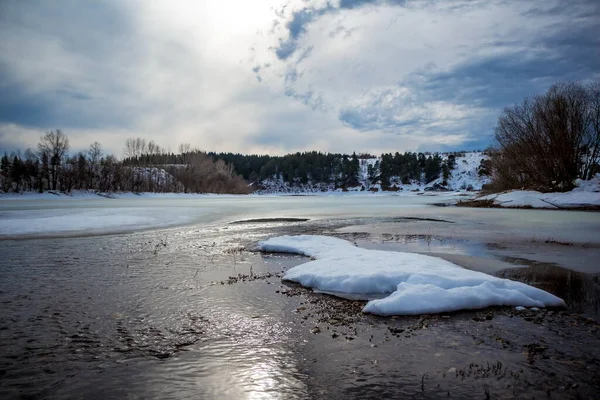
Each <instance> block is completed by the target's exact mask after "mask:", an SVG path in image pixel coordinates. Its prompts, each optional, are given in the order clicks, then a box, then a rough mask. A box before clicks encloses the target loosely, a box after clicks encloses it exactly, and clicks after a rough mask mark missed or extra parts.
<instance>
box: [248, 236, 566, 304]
mask: <svg viewBox="0 0 600 400" xmlns="http://www.w3.org/2000/svg"><path fill="white" fill-rule="evenodd" d="M258 248H259V249H260V250H261V251H268V252H284V253H294V254H301V255H304V256H308V257H311V258H312V259H313V260H311V261H309V262H307V263H305V264H302V265H298V266H296V267H294V268H291V269H290V270H288V271H287V272H286V274H285V275H284V276H283V279H286V280H290V281H294V282H298V283H300V284H301V285H303V286H307V287H311V288H313V289H315V290H318V291H322V292H329V293H337V294H342V295H343V294H348V295H353V297H355V298H356V296H357V295H359V296H358V297H360V298H363V299H367V300H368V299H372V298H374V297H381V294H387V295H388V296H387V297H384V298H380V299H374V300H371V301H369V302H368V303H367V305H366V306H365V307H364V309H363V311H364V312H368V313H372V314H379V315H414V314H434V313H440V312H450V311H457V310H462V309H480V308H485V307H489V306H526V307H564V306H565V303H564V301H563V300H562V299H560V298H558V297H556V296H554V295H552V294H550V293H548V292H545V291H543V290H540V289H537V288H534V287H532V286H529V285H526V284H524V283H521V282H515V281H511V280H508V279H501V278H497V277H494V276H491V275H487V274H484V273H482V272H477V271H471V270H468V269H465V268H462V267H460V266H458V265H456V264H453V263H451V262H448V261H445V260H442V259H440V258H437V257H430V256H426V255H421V254H413V253H400V252H392V251H380V250H368V249H361V248H358V247H355V246H354V245H353V244H352V243H350V242H348V241H345V240H342V239H337V238H333V237H328V236H313V235H300V236H280V237H275V238H271V239H268V240H266V241H262V242H260V243H259V245H258ZM377 295H378V296H377Z"/></svg>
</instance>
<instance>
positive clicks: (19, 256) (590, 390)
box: [0, 195, 600, 399]
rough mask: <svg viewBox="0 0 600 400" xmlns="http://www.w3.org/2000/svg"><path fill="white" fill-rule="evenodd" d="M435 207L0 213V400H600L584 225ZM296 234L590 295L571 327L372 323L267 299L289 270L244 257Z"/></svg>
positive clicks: (178, 203)
mask: <svg viewBox="0 0 600 400" xmlns="http://www.w3.org/2000/svg"><path fill="white" fill-rule="evenodd" d="M451 198H452V197H451V196H416V195H414V196H410V195H401V196H394V195H389V196H375V195H374V196H360V195H354V196H351V195H349V196H206V197H192V198H143V197H142V198H139V199H138V198H132V199H93V200H92V199H86V200H75V199H66V200H63V199H57V200H52V201H46V200H44V201H42V200H26V201H14V200H2V201H0V236H1V237H2V240H0V259H1V260H2V261H1V267H0V304H1V310H0V378H1V379H0V397H2V398H124V397H127V398H219V399H221V398H234V399H239V398H285V399H288V398H381V397H386V396H387V397H389V396H392V397H397V398H399V397H420V398H439V397H440V396H445V397H448V396H450V397H459V398H461V397H473V396H481V397H485V395H486V393H487V394H489V393H491V395H492V397H496V396H499V397H511V396H512V395H514V394H515V393H516V392H518V393H524V394H527V395H531V396H538V395H544V396H546V395H547V394H554V395H557V396H559V397H566V398H569V397H573V398H576V397H577V396H583V397H586V396H593V395H595V394H597V393H598V390H599V385H598V383H597V382H596V380H595V378H593V377H594V376H596V375H595V374H596V373H598V370H599V368H600V361H599V360H600V350H599V349H600V346H598V344H600V340H599V337H598V336H599V333H598V332H599V331H598V324H597V322H596V320H595V318H596V316H597V302H596V297H595V294H594V293H595V292H594V291H595V290H596V289H597V288H596V286H595V285H597V278H594V277H597V274H598V273H599V272H600V266H599V264H598V262H597V260H598V259H600V237H599V236H600V235H599V234H598V233H599V232H600V214H599V213H588V212H562V211H561V212H557V211H537V210H497V209H491V210H486V209H465V208H455V207H435V206H433V205H432V204H434V203H445V202H447V201H449V200H450V199H451ZM276 218H280V220H277V219H276ZM294 218H297V219H308V220H307V221H302V220H293V219H294ZM73 221H77V222H76V223H74V222H73ZM235 222H237V223H235ZM300 233H310V234H327V235H336V236H339V237H342V238H345V239H348V240H351V241H354V242H355V243H357V244H358V245H360V246H364V247H372V248H385V249H389V250H400V251H415V252H422V253H426V254H433V255H437V256H440V257H444V258H446V259H449V260H451V261H454V262H457V263H459V264H461V265H463V266H465V267H467V268H473V269H479V270H483V271H486V272H489V273H500V272H502V273H506V271H515V268H516V267H518V268H519V270H520V271H523V270H527V271H530V270H532V269H535V268H538V269H539V268H545V270H546V269H548V268H558V269H559V270H560V271H568V273H569V274H571V275H569V276H576V277H583V278H581V279H582V282H583V283H581V285H591V286H589V287H588V286H586V289H585V290H587V291H589V292H590V295H589V299H587V298H586V299H583V300H582V299H580V298H576V296H573V299H571V300H572V301H568V303H570V309H569V310H567V311H558V310H557V311H545V310H544V311H541V312H537V313H535V312H529V311H528V312H525V313H523V314H522V315H518V314H515V311H514V310H511V309H494V310H482V311H470V312H460V313H453V314H451V315H443V316H429V317H405V318H379V317H374V316H368V315H364V314H362V313H360V307H361V303H359V302H351V301H347V300H341V299H336V298H332V297H330V296H325V295H317V294H313V293H311V292H310V291H308V290H305V289H303V288H300V287H297V286H294V285H291V284H289V283H286V282H282V281H281V278H280V277H281V273H282V272H283V271H285V270H286V269H287V268H289V267H291V266H294V265H297V264H299V263H302V262H304V259H303V258H302V257H297V256H285V255H270V254H260V253H257V252H254V251H251V250H252V249H253V247H254V246H255V244H256V242H257V241H258V240H261V239H264V238H267V237H270V236H275V235H282V234H300ZM525 275H527V274H525ZM561 277H562V275H561ZM515 279H522V280H527V279H529V278H527V277H521V276H515ZM560 279H562V278H560ZM594 279H596V281H594ZM571 289H573V288H572V287H571V286H569V287H567V288H566V289H564V288H563V289H560V288H557V289H556V290H558V291H560V290H566V292H565V293H561V294H562V295H563V296H564V297H568V295H569V293H571V292H572V291H573V290H571ZM570 290H571V291H570ZM582 290H583V289H582V288H581V287H579V286H578V287H576V288H575V291H577V292H579V291H582ZM595 307H596V308H595ZM597 376H600V373H598V375H597ZM515 391H516V392H515ZM531 396H530V397H531Z"/></svg>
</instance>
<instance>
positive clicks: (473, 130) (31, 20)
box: [0, 0, 600, 155]
mask: <svg viewBox="0 0 600 400" xmlns="http://www.w3.org/2000/svg"><path fill="white" fill-rule="evenodd" d="M274 19H275V22H274V21H273V20H274ZM598 21H600V3H598V2H596V1H593V0H588V1H585V0H575V1H573V2H569V3H568V4H567V3H564V2H562V1H558V0H554V1H543V0H538V1H536V0H531V1H527V2H506V1H500V0H490V1H482V0H480V1H462V0H451V1H434V0H428V1H416V0H406V1H389V0H388V1H385V0H379V1H368V0H354V1H352V0H338V1H336V0H307V1H304V0H291V1H288V0H256V1H252V2H248V1H242V0H221V1H218V2H216V1H215V2H212V1H211V2H197V1H193V0H189V1H186V0H181V1H178V2H175V3H173V2H167V1H159V0H156V1H145V0H121V1H118V0H107V1H103V2H93V3H89V2H80V1H76V0H56V1H53V2H46V1H42V0H38V1H35V0H32V1H27V2H22V1H15V0H8V1H3V2H0V35H2V38H3V40H2V41H0V87H1V88H2V93H3V96H1V97H0V151H1V150H4V149H15V148H16V147H21V148H25V147H28V146H31V147H35V145H36V143H37V140H38V139H39V137H40V136H41V135H42V134H43V133H44V132H46V131H48V130H50V129H56V128H61V129H62V130H63V131H64V132H65V133H66V134H67V135H69V136H70V137H72V143H73V148H74V149H75V148H82V149H83V148H85V147H87V145H89V143H92V142H93V141H95V140H98V141H100V142H101V143H102V144H103V145H104V147H105V148H106V149H107V150H108V151H111V152H114V153H116V154H118V155H119V154H121V150H122V147H123V143H124V140H125V138H126V137H136V136H142V137H145V138H146V139H147V140H155V141H156V142H157V143H159V144H160V145H161V146H163V147H165V148H168V147H171V148H172V149H173V150H175V149H176V148H177V146H178V144H179V143H181V142H188V143H191V144H192V145H193V146H196V147H199V148H203V149H206V150H217V151H241V152H265V151H269V152H276V153H282V152H292V151H297V150H308V149H317V150H323V151H335V152H338V151H350V152H351V151H353V150H356V151H371V152H379V151H383V150H386V151H389V150H392V149H393V150H394V151H395V150H398V151H405V150H416V149H425V148H427V149H435V148H436V146H438V147H439V148H440V149H441V148H449V147H454V148H460V147H461V146H465V147H469V146H475V145H477V146H478V147H485V146H483V144H485V143H489V140H490V135H491V133H492V131H493V125H494V121H495V119H496V118H497V115H498V113H499V112H500V110H501V109H502V108H503V107H504V106H505V105H507V104H511V103H515V102H518V101H520V100H521V99H522V98H523V97H525V96H529V95H534V94H537V93H540V92H543V91H545V90H546V89H547V88H548V87H549V86H550V85H551V84H552V83H554V82H556V81H560V80H568V79H577V80H579V79H582V80H585V79H598V78H600V74H599V73H598V71H600V53H599V52H600V50H599V49H600V42H599V39H598V37H597V35H596V32H598V30H599V23H598Z"/></svg>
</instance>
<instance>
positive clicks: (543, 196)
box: [477, 176, 600, 209]
mask: <svg viewBox="0 0 600 400" xmlns="http://www.w3.org/2000/svg"><path fill="white" fill-rule="evenodd" d="M576 183H577V185H578V187H576V188H575V189H573V190H572V191H570V192H565V193H540V192H536V191H533V190H514V191H511V192H506V193H500V194H491V195H488V196H484V197H480V198H479V199H477V200H493V201H494V204H495V205H498V206H501V207H531V208H549V209H555V208H579V207H587V206H600V176H596V177H595V178H594V179H590V180H588V181H582V180H577V182H576Z"/></svg>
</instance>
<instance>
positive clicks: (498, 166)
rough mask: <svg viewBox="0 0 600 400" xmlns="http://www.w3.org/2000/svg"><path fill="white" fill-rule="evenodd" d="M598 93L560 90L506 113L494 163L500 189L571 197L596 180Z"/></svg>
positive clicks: (570, 87)
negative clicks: (577, 184)
mask: <svg viewBox="0 0 600 400" xmlns="http://www.w3.org/2000/svg"><path fill="white" fill-rule="evenodd" d="M597 87H598V85H597V84H594V85H589V86H583V85H581V84H579V83H565V84H557V85H554V86H552V87H551V88H550V90H549V91H548V92H547V93H546V94H544V95H541V96H537V97H534V98H533V99H531V100H529V99H525V100H524V101H523V102H522V103H521V104H518V105H516V106H513V107H507V108H506V109H505V110H504V112H503V114H502V115H501V116H500V118H499V120H498V125H497V127H496V133H495V139H496V146H495V148H494V149H493V151H492V158H491V160H492V167H493V171H494V172H493V177H494V184H495V185H496V189H514V188H522V187H526V188H532V189H536V190H541V191H566V190H571V189H572V188H573V187H574V181H575V179H576V178H578V177H581V178H584V179H586V178H589V177H591V174H592V172H593V169H594V166H595V165H596V163H597V161H598V160H597V158H598V152H599V151H600V149H599V147H600V143H599V142H600V133H599V131H598V129H597V127H595V126H594V120H595V119H594V116H595V115H596V114H600V111H599V110H598V108H600V106H598V105H597V104H596V103H598V100H597V97H598V89H597ZM595 96H596V97H595ZM597 119H598V117H596V120H597ZM596 125H599V123H596Z"/></svg>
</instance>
